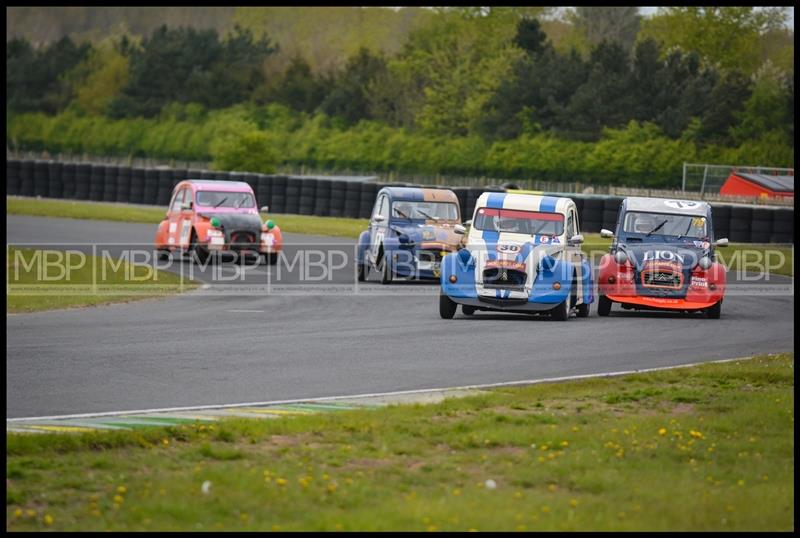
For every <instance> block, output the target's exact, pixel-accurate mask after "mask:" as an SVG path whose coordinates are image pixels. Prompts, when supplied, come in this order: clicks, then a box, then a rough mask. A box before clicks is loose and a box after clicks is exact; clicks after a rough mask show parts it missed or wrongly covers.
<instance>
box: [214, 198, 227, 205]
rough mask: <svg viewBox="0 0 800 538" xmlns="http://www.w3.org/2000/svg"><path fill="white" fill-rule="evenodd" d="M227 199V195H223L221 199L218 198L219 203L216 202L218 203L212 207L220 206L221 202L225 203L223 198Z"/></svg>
mask: <svg viewBox="0 0 800 538" xmlns="http://www.w3.org/2000/svg"><path fill="white" fill-rule="evenodd" d="M227 199H228V197H227V196H223V197H222V200H220V201H219V203H218V204H216V205H215V206H214V207H219V206H221V205H222V204H224V203H225V200H227Z"/></svg>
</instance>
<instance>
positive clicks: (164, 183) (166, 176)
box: [156, 168, 172, 206]
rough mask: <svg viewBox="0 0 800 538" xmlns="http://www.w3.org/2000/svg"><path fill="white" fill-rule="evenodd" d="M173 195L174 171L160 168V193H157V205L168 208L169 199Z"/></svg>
mask: <svg viewBox="0 0 800 538" xmlns="http://www.w3.org/2000/svg"><path fill="white" fill-rule="evenodd" d="M171 195H172V169H171V168H159V169H158V191H157V193H156V205H160V206H166V205H169V199H170V197H171Z"/></svg>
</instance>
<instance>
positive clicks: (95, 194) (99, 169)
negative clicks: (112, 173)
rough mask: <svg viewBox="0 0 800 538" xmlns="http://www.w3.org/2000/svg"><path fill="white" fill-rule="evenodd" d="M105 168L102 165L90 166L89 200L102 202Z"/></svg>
mask: <svg viewBox="0 0 800 538" xmlns="http://www.w3.org/2000/svg"><path fill="white" fill-rule="evenodd" d="M105 179H106V167H105V165H103V164H93V165H91V170H90V172H89V200H92V201H94V202H101V201H103V188H104V186H105Z"/></svg>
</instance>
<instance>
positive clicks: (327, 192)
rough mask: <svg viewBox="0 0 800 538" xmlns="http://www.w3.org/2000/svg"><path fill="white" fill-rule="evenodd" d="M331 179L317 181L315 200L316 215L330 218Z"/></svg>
mask: <svg viewBox="0 0 800 538" xmlns="http://www.w3.org/2000/svg"><path fill="white" fill-rule="evenodd" d="M332 183H333V181H331V180H330V179H322V178H320V179H319V180H317V196H316V198H315V199H314V215H316V216H318V217H328V216H330V214H331V184H332Z"/></svg>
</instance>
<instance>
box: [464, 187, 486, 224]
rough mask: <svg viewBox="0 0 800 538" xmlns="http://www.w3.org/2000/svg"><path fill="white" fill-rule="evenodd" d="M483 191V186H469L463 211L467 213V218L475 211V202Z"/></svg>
mask: <svg viewBox="0 0 800 538" xmlns="http://www.w3.org/2000/svg"><path fill="white" fill-rule="evenodd" d="M483 192H484V188H483V187H470V188H469V189H468V190H467V207H466V210H465V211H464V213H465V214H466V215H469V216H468V217H467V219H471V218H472V214H473V213H474V212H475V203H476V202H477V201H478V198H480V196H481V194H483Z"/></svg>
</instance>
